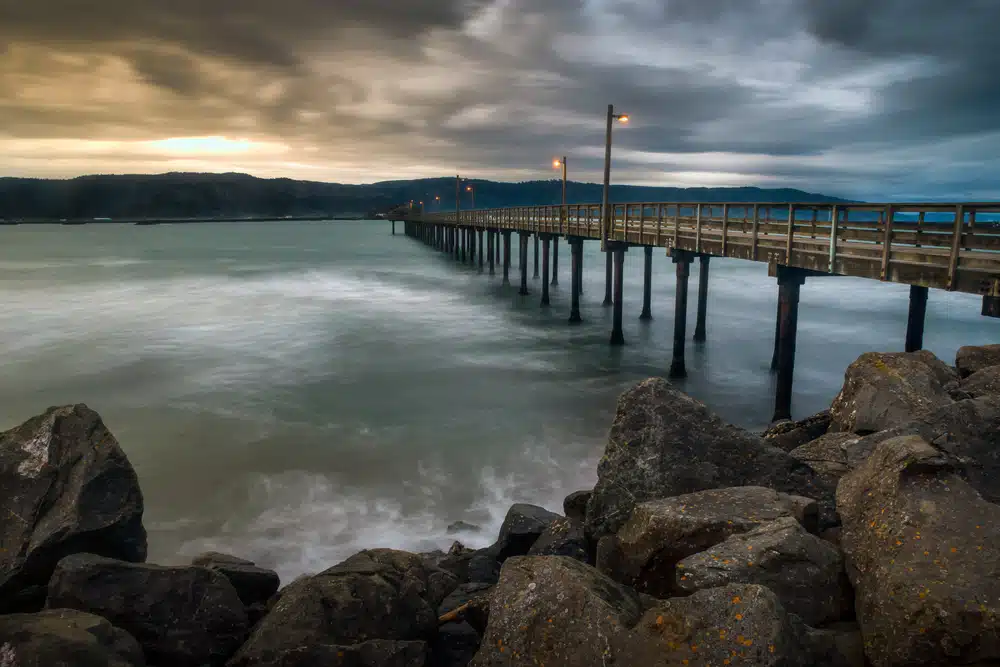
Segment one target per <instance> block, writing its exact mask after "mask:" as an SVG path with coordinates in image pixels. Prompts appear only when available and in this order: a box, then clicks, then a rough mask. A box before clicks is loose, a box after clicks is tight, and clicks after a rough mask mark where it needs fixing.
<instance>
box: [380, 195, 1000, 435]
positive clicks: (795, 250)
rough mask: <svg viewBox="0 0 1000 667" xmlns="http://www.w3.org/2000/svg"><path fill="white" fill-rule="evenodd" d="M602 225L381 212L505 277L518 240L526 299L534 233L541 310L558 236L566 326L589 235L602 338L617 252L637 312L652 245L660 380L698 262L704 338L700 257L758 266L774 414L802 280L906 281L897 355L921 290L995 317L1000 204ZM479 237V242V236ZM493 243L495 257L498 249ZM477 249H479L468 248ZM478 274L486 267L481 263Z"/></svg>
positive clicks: (554, 213)
mask: <svg viewBox="0 0 1000 667" xmlns="http://www.w3.org/2000/svg"><path fill="white" fill-rule="evenodd" d="M608 209H609V213H608V224H607V225H602V224H601V222H602V220H601V206H600V204H571V205H562V206H524V207H511V208H499V209H475V210H464V211H461V210H460V211H448V212H440V213H423V212H421V211H420V210H419V209H408V208H401V209H397V210H396V211H393V212H392V213H390V214H388V215H387V216H386V217H387V218H389V219H390V220H392V224H393V233H395V223H396V221H401V222H403V223H404V225H405V231H406V234H407V235H409V236H412V237H416V238H418V239H420V240H422V241H424V242H425V243H428V244H430V245H432V246H434V247H436V248H438V249H439V250H441V251H443V252H449V253H452V254H454V255H455V257H456V258H457V259H459V260H461V261H466V260H467V261H473V262H475V261H477V257H478V262H479V266H480V268H484V264H488V265H489V272H490V274H493V273H494V271H495V270H496V265H499V266H500V268H501V270H502V271H503V278H504V282H505V283H509V271H510V266H511V262H510V253H511V234H512V233H517V234H518V236H519V253H520V260H521V261H520V268H521V275H520V293H521V294H528V276H527V271H528V249H529V244H530V241H531V239H532V238H534V275H535V277H538V268H539V256H540V253H539V243H540V242H541V246H542V251H541V260H542V261H541V263H542V269H543V275H542V297H541V303H542V305H543V306H546V305H548V302H549V298H548V297H549V284H550V280H549V273H550V258H551V269H552V279H551V283H552V284H556V283H557V282H558V260H559V255H558V240H559V239H566V241H567V242H568V243H569V246H570V254H571V282H572V285H571V286H572V289H571V309H570V316H569V321H570V322H579V321H580V311H579V297H580V287H581V282H582V281H581V275H582V273H581V272H582V258H583V243H584V242H585V241H588V240H596V241H599V242H600V243H601V246H602V249H603V250H604V251H605V252H606V258H607V259H606V267H605V268H606V280H605V295H604V303H605V305H608V306H612V307H613V308H614V317H613V326H612V332H611V341H610V342H611V344H612V345H621V344H624V338H623V335H622V298H623V295H622V283H623V280H622V267H623V261H624V253H625V252H627V251H628V250H629V249H630V248H642V249H643V252H644V254H645V264H644V286H643V310H642V315H641V316H640V317H642V318H648V317H649V316H650V303H649V301H650V293H651V286H650V283H651V273H652V271H651V266H652V252H653V249H654V248H663V249H665V251H666V254H667V256H669V257H671V258H672V260H673V262H674V263H675V264H676V267H677V290H676V296H675V316H674V349H673V359H672V361H671V367H670V372H669V375H670V377H673V378H677V377H683V376H684V375H685V374H686V371H685V365H684V349H685V341H686V337H687V333H686V331H687V301H688V295H687V292H688V277H689V275H690V266H691V264H692V262H693V261H694V260H695V259H698V260H699V274H700V276H699V277H700V284H699V290H698V310H697V321H696V326H695V333H694V340H695V341H703V340H704V338H705V319H706V309H707V296H708V273H709V259H710V258H711V257H732V258H737V259H743V260H748V261H755V262H766V263H767V265H768V270H769V274H770V275H772V276H774V277H775V278H777V284H778V294H779V297H778V312H777V314H776V318H775V346H774V355H773V358H772V363H771V366H772V370H774V371H776V372H777V374H778V378H777V379H778V382H777V387H776V396H775V412H774V419H775V420H780V419H789V418H791V397H792V378H793V373H794V363H795V338H796V328H797V322H798V303H799V288H800V286H801V285H802V284H803V283H804V281H805V280H806V279H807V278H819V277H828V276H855V277H860V278H868V279H873V280H880V281H885V282H894V283H902V284H907V285H910V308H909V316H908V319H907V326H906V345H905V349H906V350H907V351H915V350H919V349H921V347H922V346H923V329H924V316H925V311H926V304H927V298H928V291H929V289H930V288H934V289H942V290H948V291H957V292H965V293H969V294H978V295H980V296H982V299H983V305H982V314H983V315H984V316H989V317H1000V202H993V203H976V202H957V203H884V204H872V203H864V204H828V203H808V202H804V203H766V202H765V203H747V202H734V203H719V202H710V203H698V202H656V203H630V204H613V205H609V207H608ZM484 237H485V240H484ZM501 246H502V249H503V253H502V256H501ZM477 249H479V252H478V253H477ZM484 270H485V269H484Z"/></svg>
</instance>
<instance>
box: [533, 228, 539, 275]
mask: <svg viewBox="0 0 1000 667" xmlns="http://www.w3.org/2000/svg"><path fill="white" fill-rule="evenodd" d="M532 277H534V278H537V277H538V234H535V273H534V274H533V276H532Z"/></svg>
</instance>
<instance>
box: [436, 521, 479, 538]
mask: <svg viewBox="0 0 1000 667" xmlns="http://www.w3.org/2000/svg"><path fill="white" fill-rule="evenodd" d="M482 530H483V529H482V527H480V526H477V525H476V524H474V523H467V522H465V521H456V522H454V523H452V524H449V526H448V529H447V531H445V532H446V533H447V534H448V535H454V534H455V533H481V532H482Z"/></svg>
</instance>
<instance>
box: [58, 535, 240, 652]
mask: <svg viewBox="0 0 1000 667" xmlns="http://www.w3.org/2000/svg"><path fill="white" fill-rule="evenodd" d="M46 605H47V606H48V608H50V609H59V608H66V609H79V610H80V611H86V612H90V613H92V614H98V615H99V616H103V617H104V618H106V619H108V620H109V621H111V622H112V623H113V624H115V625H116V626H118V627H120V628H122V629H123V630H126V631H128V632H129V633H130V634H131V635H132V636H133V637H135V638H136V639H137V640H139V644H141V645H142V648H143V651H144V652H145V654H146V659H147V660H148V661H149V662H151V663H153V664H167V665H176V666H177V667H186V666H190V667H200V666H201V665H203V664H206V663H208V664H212V665H220V664H222V663H223V662H225V660H226V659H227V658H228V657H229V656H231V655H232V654H233V653H234V652H235V651H236V649H237V648H239V646H240V644H241V643H242V642H243V640H244V638H246V634H247V630H248V625H247V615H246V611H245V610H244V608H243V603H242V602H241V601H240V598H239V595H237V593H236V590H235V589H234V588H233V586H232V584H230V583H229V580H228V579H226V577H225V576H223V575H222V574H221V573H219V572H216V571H213V570H209V569H208V568H203V567H163V566H161V565H148V564H140V563H127V562H124V561H118V560H113V559H110V558H104V557H103V556H95V555H93V554H75V555H72V556H67V557H66V558H64V559H62V560H61V561H59V564H58V565H57V566H56V569H55V572H53V574H52V579H51V580H50V581H49V595H48V599H47V600H46Z"/></svg>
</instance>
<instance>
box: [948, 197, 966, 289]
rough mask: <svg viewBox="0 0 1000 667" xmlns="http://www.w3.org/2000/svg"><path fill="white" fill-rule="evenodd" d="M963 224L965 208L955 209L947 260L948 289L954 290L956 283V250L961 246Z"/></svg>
mask: <svg viewBox="0 0 1000 667" xmlns="http://www.w3.org/2000/svg"><path fill="white" fill-rule="evenodd" d="M964 224H965V207H964V206H963V205H962V204H959V205H957V206H956V207H955V226H954V228H953V229H952V232H951V256H950V257H949V258H948V289H949V290H954V289H955V283H957V282H958V250H959V248H960V247H961V244H962V225H964Z"/></svg>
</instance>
